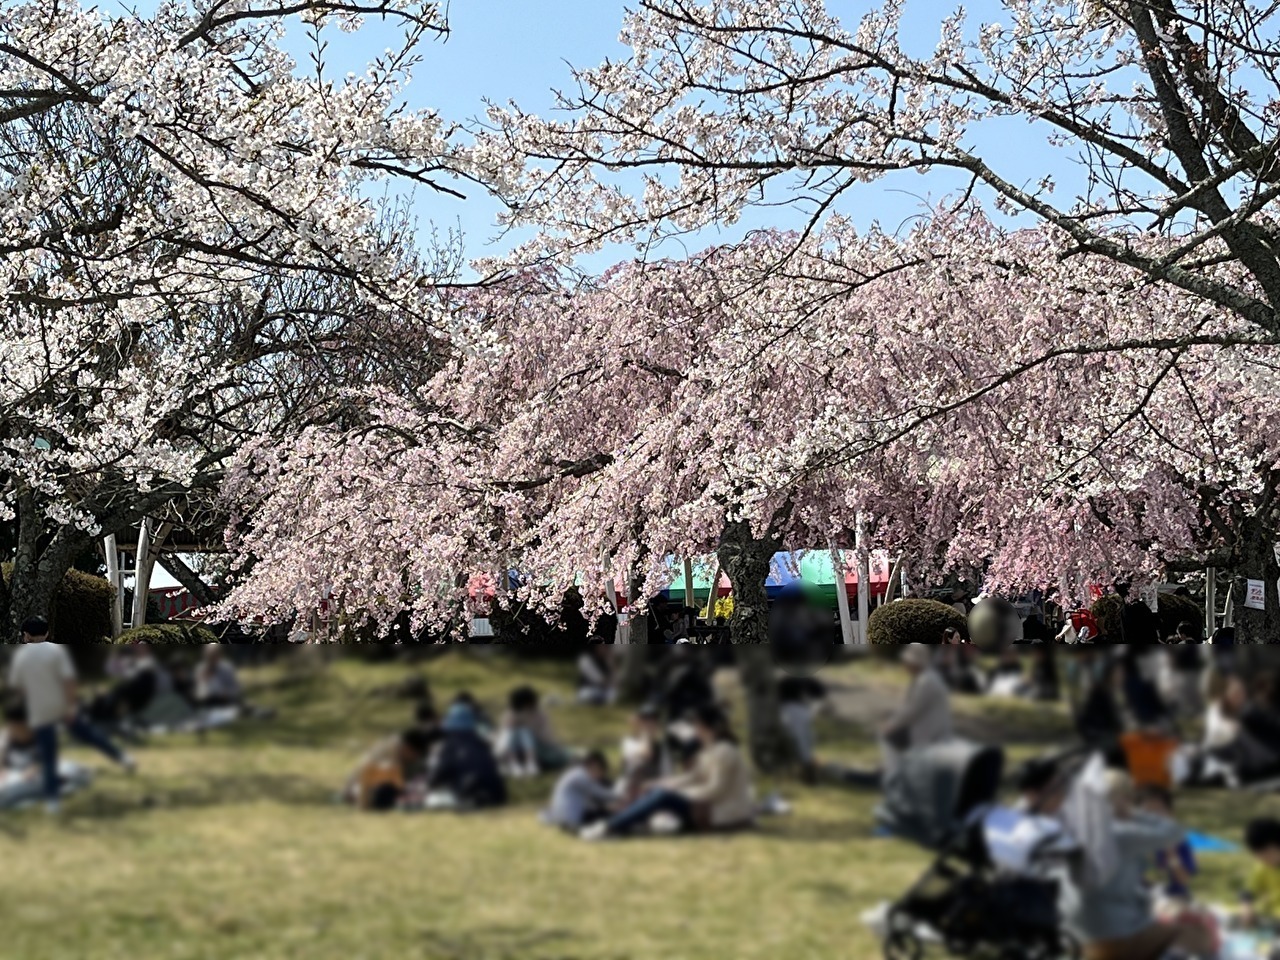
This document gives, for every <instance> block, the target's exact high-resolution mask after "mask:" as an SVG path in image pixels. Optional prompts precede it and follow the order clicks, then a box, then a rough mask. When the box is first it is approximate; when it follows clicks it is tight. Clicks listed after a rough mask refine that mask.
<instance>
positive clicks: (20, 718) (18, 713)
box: [0, 703, 38, 776]
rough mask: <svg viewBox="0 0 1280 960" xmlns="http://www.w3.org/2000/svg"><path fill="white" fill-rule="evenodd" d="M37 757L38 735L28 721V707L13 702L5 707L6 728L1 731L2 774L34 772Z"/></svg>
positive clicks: (0, 772)
mask: <svg viewBox="0 0 1280 960" xmlns="http://www.w3.org/2000/svg"><path fill="white" fill-rule="evenodd" d="M37 759H38V757H37V751H36V735H35V732H34V731H33V730H32V729H31V725H30V724H29V723H27V708H26V707H24V706H23V705H22V704H21V703H14V704H11V705H10V706H8V707H6V708H5V711H4V730H3V731H2V732H0V776H2V775H3V774H4V773H6V772H9V773H14V774H21V775H22V776H27V775H29V774H34V773H35V769H36V761H37Z"/></svg>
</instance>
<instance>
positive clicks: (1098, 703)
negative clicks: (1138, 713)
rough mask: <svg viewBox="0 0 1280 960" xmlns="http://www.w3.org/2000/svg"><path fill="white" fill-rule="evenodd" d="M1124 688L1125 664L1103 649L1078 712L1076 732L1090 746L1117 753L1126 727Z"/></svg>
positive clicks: (1105, 751) (1107, 752)
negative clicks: (1096, 669) (1123, 699)
mask: <svg viewBox="0 0 1280 960" xmlns="http://www.w3.org/2000/svg"><path fill="white" fill-rule="evenodd" d="M1123 688H1124V667H1123V665H1122V664H1121V663H1120V661H1119V659H1118V658H1115V657H1112V656H1111V655H1110V654H1109V653H1104V654H1102V655H1101V657H1100V658H1099V660H1098V671H1097V673H1096V674H1095V677H1094V679H1093V681H1092V682H1091V683H1090V684H1089V686H1088V689H1087V691H1086V693H1085V697H1084V702H1083V703H1082V704H1081V706H1080V710H1079V711H1078V712H1077V714H1076V732H1077V733H1078V734H1079V735H1080V739H1081V740H1083V741H1084V743H1085V745H1086V746H1087V747H1090V748H1091V749H1094V750H1098V751H1101V752H1103V753H1106V754H1111V755H1114V754H1115V753H1116V751H1117V750H1118V749H1119V744H1120V737H1121V736H1122V735H1123V734H1124V731H1125V721H1124V714H1123V712H1122V711H1121V708H1120V703H1121V696H1122V695H1123Z"/></svg>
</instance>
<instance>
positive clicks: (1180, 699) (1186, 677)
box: [1168, 621, 1205, 718]
mask: <svg viewBox="0 0 1280 960" xmlns="http://www.w3.org/2000/svg"><path fill="white" fill-rule="evenodd" d="M1199 637H1200V631H1199V630H1198V629H1196V626H1195V624H1193V623H1191V622H1190V621H1184V622H1182V623H1180V624H1178V629H1177V632H1176V633H1174V635H1173V636H1172V637H1170V638H1169V643H1170V644H1171V645H1172V646H1173V649H1172V650H1170V651H1169V687H1170V689H1169V691H1168V692H1169V700H1170V702H1171V703H1173V704H1175V707H1176V710H1177V712H1178V714H1179V716H1181V717H1184V718H1185V717H1190V716H1195V715H1196V714H1198V713H1200V711H1201V710H1203V709H1204V700H1203V698H1202V696H1201V676H1202V675H1203V673H1204V670H1205V657H1204V651H1202V650H1201V649H1200V647H1201V645H1202V643H1203V641H1202V640H1200V639H1199Z"/></svg>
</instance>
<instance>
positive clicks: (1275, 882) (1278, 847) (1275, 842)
mask: <svg viewBox="0 0 1280 960" xmlns="http://www.w3.org/2000/svg"><path fill="white" fill-rule="evenodd" d="M1244 845H1245V848H1246V849H1247V850H1248V851H1249V855H1250V856H1251V857H1252V858H1253V869H1252V871H1251V872H1250V874H1249V878H1248V880H1247V881H1246V883H1245V888H1244V891H1243V893H1242V897H1241V899H1242V900H1243V902H1244V910H1243V913H1242V916H1241V919H1242V921H1243V922H1244V924H1245V925H1246V926H1249V927H1268V928H1271V929H1280V819H1276V818H1275V817H1259V818H1258V819H1255V820H1251V821H1250V822H1249V824H1248V826H1247V827H1245V831H1244Z"/></svg>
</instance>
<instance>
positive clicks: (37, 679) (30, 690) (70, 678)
mask: <svg viewBox="0 0 1280 960" xmlns="http://www.w3.org/2000/svg"><path fill="white" fill-rule="evenodd" d="M9 685H10V686H11V687H13V688H14V689H15V690H17V691H18V692H19V693H20V694H21V695H22V700H23V704H24V706H25V710H26V715H27V723H28V725H29V726H30V728H31V734H32V738H33V740H34V742H35V746H36V752H37V755H38V756H39V760H40V769H41V775H42V785H43V796H44V802H45V809H46V810H47V811H48V812H49V813H57V812H58V796H59V793H60V791H61V781H60V778H59V773H58V727H59V725H60V724H62V723H66V724H67V727H68V732H69V733H70V734H71V735H72V737H74V738H75V739H77V740H79V741H80V742H82V743H84V744H85V745H86V746H89V747H92V748H93V749H95V750H97V751H99V752H100V753H102V754H104V755H105V756H107V757H108V758H109V759H111V760H112V761H113V762H115V763H117V764H119V765H120V766H121V767H123V768H125V769H126V770H128V771H130V772H132V771H133V770H134V769H135V768H136V764H135V762H134V760H133V758H132V757H130V756H129V755H128V754H126V753H124V752H123V751H121V750H120V749H119V748H118V747H116V745H115V744H114V743H112V742H111V741H110V740H109V739H107V737H105V736H104V735H103V734H102V733H101V732H100V731H99V730H98V729H97V728H96V727H95V726H93V724H92V723H90V722H89V721H88V719H87V718H86V717H84V716H83V715H82V713H81V710H80V707H79V701H78V690H77V684H76V670H75V665H74V664H73V663H72V661H71V655H70V654H69V653H68V652H67V649H66V647H65V646H64V645H62V644H58V643H52V642H50V640H49V622H48V621H47V620H45V619H44V618H43V617H31V618H29V619H28V620H27V621H26V622H25V623H24V624H23V625H22V647H21V648H19V650H18V651H17V652H16V653H15V654H14V657H13V660H12V662H11V663H10V664H9Z"/></svg>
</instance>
